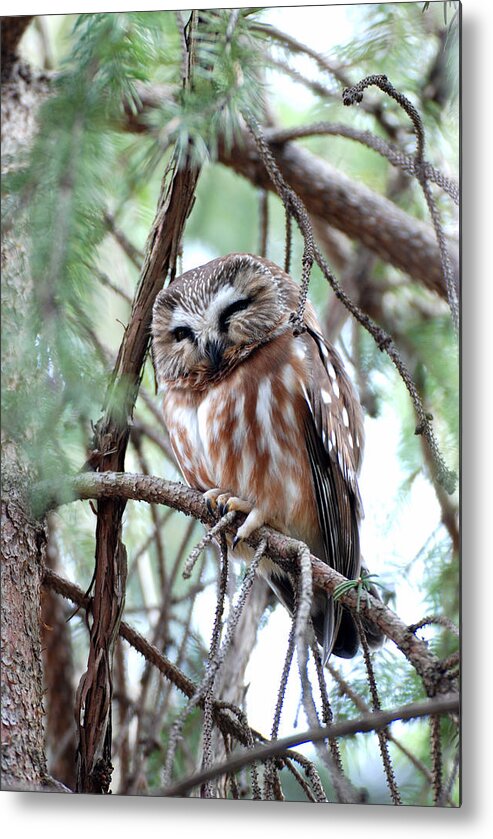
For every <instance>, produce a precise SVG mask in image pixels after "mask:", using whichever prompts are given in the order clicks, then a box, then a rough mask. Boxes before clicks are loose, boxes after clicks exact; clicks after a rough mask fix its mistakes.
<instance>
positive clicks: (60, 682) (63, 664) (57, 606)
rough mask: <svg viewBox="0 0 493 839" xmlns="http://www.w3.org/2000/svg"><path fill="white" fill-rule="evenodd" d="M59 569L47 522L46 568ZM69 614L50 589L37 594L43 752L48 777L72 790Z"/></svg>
mask: <svg viewBox="0 0 493 839" xmlns="http://www.w3.org/2000/svg"><path fill="white" fill-rule="evenodd" d="M58 566H59V557H58V548H57V544H56V540H55V533H54V525H53V522H52V521H48V544H47V549H46V567H47V568H50V569H51V570H52V571H54V572H56V571H57V570H58ZM70 612H71V610H70V609H69V607H68V606H65V604H64V603H63V601H61V600H60V598H59V597H57V596H56V594H55V592H53V591H52V590H51V589H47V588H46V587H43V589H42V592H41V640H42V645H43V671H44V691H45V698H46V749H47V760H48V770H49V772H50V774H51V775H52V776H53V777H55V778H58V779H59V780H60V781H62V783H63V784H65V786H67V787H69V788H70V789H74V788H75V748H76V738H75V720H74V707H75V689H74V663H73V657H72V639H71V633H70V627H69V625H68V623H67V620H68V618H69V616H70Z"/></svg>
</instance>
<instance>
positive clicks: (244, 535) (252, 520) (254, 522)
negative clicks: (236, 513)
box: [232, 498, 265, 550]
mask: <svg viewBox="0 0 493 839" xmlns="http://www.w3.org/2000/svg"><path fill="white" fill-rule="evenodd" d="M234 500H235V501H238V500H239V499H237V498H235V499H234ZM243 503H246V502H243ZM241 512H246V510H241ZM263 524H265V515H264V513H263V512H262V510H260V509H259V507H252V505H251V504H250V512H249V513H248V515H247V517H246V519H245V521H244V522H243V524H242V525H241V527H239V528H238V530H237V531H236V536H235V537H234V539H233V545H232V547H233V550H234V549H235V548H236V546H237V544H238V542H241V541H243V540H244V539H248V537H249V536H251V534H252V533H253V532H254V530H257V529H258V528H259V527H262V525H263Z"/></svg>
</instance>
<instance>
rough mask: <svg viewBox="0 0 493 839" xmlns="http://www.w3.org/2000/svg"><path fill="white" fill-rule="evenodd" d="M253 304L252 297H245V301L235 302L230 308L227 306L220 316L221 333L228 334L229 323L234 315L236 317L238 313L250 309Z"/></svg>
mask: <svg viewBox="0 0 493 839" xmlns="http://www.w3.org/2000/svg"><path fill="white" fill-rule="evenodd" d="M251 302H252V298H251V297H245V298H244V299H243V300H235V302H234V303H230V304H229V306H226V308H225V309H224V310H223V311H222V312H221V314H220V315H219V331H220V332H226V331H227V329H228V326H229V321H230V320H231V318H232V317H233V315H236V313H237V312H242V311H243V310H244V309H246V308H248V306H249V305H250V303H251Z"/></svg>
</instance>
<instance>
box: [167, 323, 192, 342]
mask: <svg viewBox="0 0 493 839" xmlns="http://www.w3.org/2000/svg"><path fill="white" fill-rule="evenodd" d="M172 335H173V338H174V339H175V341H177V342H178V341H184V340H185V339H186V338H189V339H190V341H192V342H195V333H194V331H193V329H190V327H189V326H177V327H176V329H173V332H172Z"/></svg>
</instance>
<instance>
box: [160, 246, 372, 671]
mask: <svg viewBox="0 0 493 839" xmlns="http://www.w3.org/2000/svg"><path fill="white" fill-rule="evenodd" d="M298 294H299V289H298V286H297V284H296V283H295V282H294V281H293V280H292V279H291V277H289V276H288V275H287V274H286V273H285V272H284V271H282V270H281V269H280V268H279V267H278V266H276V265H274V263H272V262H270V261H268V260H265V259H262V258H260V257H256V256H253V255H250V254H230V255H229V256H226V257H221V258H218V259H214V260H212V261H211V262H209V263H207V264H206V265H203V266H200V267H199V268H196V269H194V270H192V271H187V272H186V273H185V274H183V275H182V276H181V277H179V278H177V279H176V280H175V281H174V282H173V283H172V284H171V285H170V286H169V287H168V288H167V289H165V290H163V291H162V292H161V293H160V294H159V295H158V297H157V298H156V303H155V306H154V313H153V323H152V351H153V360H154V365H155V370H156V377H157V381H158V384H159V386H160V390H161V391H162V393H163V413H164V418H165V421H166V425H167V428H168V431H169V435H170V441H171V445H172V447H173V451H174V453H175V456H176V459H177V462H178V465H179V466H180V469H181V471H182V473H183V476H184V478H185V480H186V481H187V483H188V484H189V485H190V486H192V487H195V488H196V489H199V490H201V491H202V492H203V493H205V496H206V499H207V501H208V503H209V504H210V505H211V506H218V507H219V510H220V512H224V511H225V510H236V511H238V512H240V513H243V514H245V515H246V518H245V520H244V522H243V523H242V524H241V526H240V527H239V528H238V530H237V535H236V537H235V539H234V545H233V544H231V545H230V547H231V549H233V547H234V546H235V545H236V544H237V543H238V542H239V543H240V545H241V550H242V554H243V556H245V557H246V558H248V555H249V548H248V546H247V545H245V540H247V539H248V536H249V535H250V534H251V533H252V532H253V530H255V529H256V528H258V527H259V526H261V525H262V524H269V525H272V526H273V527H275V528H277V529H278V530H280V531H281V532H284V533H286V534H288V535H291V536H293V537H294V538H297V539H300V540H302V541H303V542H305V543H306V544H307V545H308V547H309V548H310V550H311V552H312V553H313V554H315V555H316V556H318V557H319V558H320V559H322V560H323V561H325V562H327V563H328V564H329V565H331V566H332V567H333V568H335V569H336V570H338V571H339V572H340V573H342V574H344V575H345V576H347V577H349V578H356V577H358V575H359V573H360V564H361V561H360V549H359V522H360V518H361V515H362V507H361V501H360V496H359V490H358V485H357V476H358V472H359V467H360V461H361V454H362V450H363V422H362V415H361V409H360V406H359V402H358V399H357V397H356V395H355V393H354V391H353V388H352V385H351V382H350V380H349V378H348V376H347V374H346V372H345V370H344V367H343V364H342V361H341V359H340V357H339V355H338V354H337V352H336V350H335V349H334V348H333V347H332V346H331V345H330V344H328V343H327V342H326V341H325V340H324V338H323V336H322V331H321V328H320V325H319V323H318V321H317V318H316V315H315V312H314V310H313V308H312V307H311V305H310V304H307V307H306V310H305V323H306V327H307V330H306V332H305V333H303V334H302V335H298V336H295V335H294V334H293V331H292V328H291V325H290V322H289V317H290V314H291V312H292V311H293V310H294V309H296V306H297V300H298ZM237 550H238V549H237ZM260 571H261V573H262V574H263V575H264V576H265V577H266V578H267V580H268V582H269V584H270V585H271V587H272V588H273V590H274V591H275V593H276V594H277V596H278V598H279V599H280V600H281V601H282V603H283V604H284V605H285V606H286V607H287V608H288V610H289V611H291V612H292V611H293V609H294V603H295V597H294V591H293V583H292V580H291V579H290V578H289V577H288V576H287V575H286V574H284V573H283V572H282V571H281V570H280V568H279V567H278V566H277V565H276V564H275V563H273V562H272V561H270V560H267V559H264V560H262V563H261V567H260ZM312 618H313V624H314V628H315V632H316V635H317V638H318V640H319V642H320V644H321V645H322V646H323V648H324V658H325V660H327V658H328V656H329V655H330V653H331V652H334V654H336V655H339V656H342V657H346V658H349V657H352V656H353V655H354V654H355V653H356V651H357V649H358V643H359V639H358V633H357V630H356V626H355V623H354V621H353V619H352V618H351V615H350V614H349V612H347V611H346V610H345V609H344V608H343V607H342V606H341V605H340V604H338V603H336V604H335V603H334V601H333V599H332V598H331V597H329V596H328V595H327V594H326V593H325V592H324V591H322V590H318V591H317V590H316V591H315V593H314V598H313V605H312ZM373 640H375V643H377V642H378V641H379V640H380V639H379V637H378V633H377V632H376V630H375V638H374V639H373Z"/></svg>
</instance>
